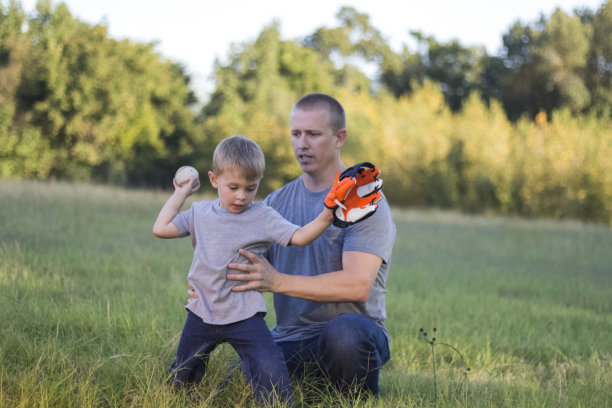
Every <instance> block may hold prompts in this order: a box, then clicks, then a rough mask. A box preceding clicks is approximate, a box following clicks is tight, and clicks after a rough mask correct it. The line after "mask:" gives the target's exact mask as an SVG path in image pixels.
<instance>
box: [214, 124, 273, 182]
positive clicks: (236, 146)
mask: <svg viewBox="0 0 612 408" xmlns="http://www.w3.org/2000/svg"><path fill="white" fill-rule="evenodd" d="M265 169H266V159H265V158H264V154H263V151H262V150H261V147H259V145H258V144H257V143H255V142H254V141H252V140H251V139H248V138H246V137H244V136H240V135H236V136H230V137H227V138H225V139H223V140H222V141H221V142H220V143H219V144H218V145H217V147H216V148H215V152H214V153H213V172H214V173H215V174H216V175H217V176H219V175H220V174H221V173H223V172H224V171H226V170H238V171H240V172H241V173H242V175H243V176H244V178H246V179H247V180H259V179H261V178H262V177H263V175H264V171H265Z"/></svg>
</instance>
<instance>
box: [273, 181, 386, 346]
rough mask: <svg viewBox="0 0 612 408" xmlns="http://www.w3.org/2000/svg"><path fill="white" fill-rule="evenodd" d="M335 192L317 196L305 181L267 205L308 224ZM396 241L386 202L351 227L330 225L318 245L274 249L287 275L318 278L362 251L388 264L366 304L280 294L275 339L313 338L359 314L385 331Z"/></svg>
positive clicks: (276, 297) (282, 191) (281, 191)
mask: <svg viewBox="0 0 612 408" xmlns="http://www.w3.org/2000/svg"><path fill="white" fill-rule="evenodd" d="M328 192H329V190H325V191H320V192H316V193H313V192H311V191H308V190H307V189H306V188H305V187H304V183H303V181H302V178H301V177H299V178H297V179H295V180H294V181H292V182H291V183H289V184H287V185H285V186H284V187H283V188H281V189H279V190H277V191H275V192H273V193H272V194H270V195H269V196H268V197H267V198H266V200H265V201H264V202H265V203H266V204H268V205H270V206H271V207H273V208H274V209H276V210H277V211H278V212H279V213H280V214H281V215H282V216H283V217H284V218H285V219H287V220H289V221H291V222H292V223H294V224H298V225H303V223H304V222H308V221H310V220H312V219H313V218H314V217H316V216H317V215H318V214H319V213H320V212H321V211H322V210H323V201H324V199H325V196H326V195H327V193H328ZM394 241H395V224H393V220H392V219H391V211H390V209H389V205H388V203H387V201H386V199H385V198H384V196H383V198H382V199H381V200H380V201H379V203H378V210H377V211H376V212H375V213H374V215H372V216H371V217H369V218H367V219H365V220H363V221H361V222H359V223H357V224H354V225H351V226H349V227H347V228H338V227H335V226H333V225H332V226H330V227H329V228H328V229H327V230H326V231H325V233H324V234H323V235H321V236H320V237H319V238H317V239H316V240H315V241H314V242H313V243H312V244H310V245H307V246H304V247H297V246H293V247H289V248H280V247H278V245H273V246H272V248H271V250H270V253H269V259H270V262H271V263H272V265H273V266H274V267H275V268H276V270H278V271H279V272H282V273H287V274H290V275H304V276H312V275H319V274H323V273H327V272H333V271H338V270H342V252H344V251H359V252H366V253H370V254H374V255H377V256H379V257H380V258H381V259H382V260H383V262H382V265H381V267H380V269H379V271H378V276H377V277H376V280H375V282H374V285H373V287H372V291H371V292H370V296H369V298H368V300H367V301H366V302H363V303H362V302H343V303H338V302H330V303H322V302H313V301H310V300H304V299H298V298H293V297H289V296H285V295H280V294H274V309H275V311H276V326H275V327H274V328H273V329H272V335H273V336H274V338H275V339H276V340H280V341H285V340H287V341H295V340H303V339H307V338H309V337H313V336H315V335H317V334H318V333H319V331H320V330H321V329H322V328H323V326H324V325H325V323H327V322H328V321H329V320H331V319H332V318H334V317H336V316H338V315H339V314H341V313H359V314H363V315H365V316H368V317H370V318H371V319H372V320H374V322H376V323H377V324H378V325H379V326H381V327H382V328H383V330H384V331H385V334H386V335H387V338H388V337H389V334H388V332H387V329H386V328H385V319H386V310H385V293H386V292H387V285H386V281H387V274H388V272H389V265H390V263H391V251H392V249H393V242H394Z"/></svg>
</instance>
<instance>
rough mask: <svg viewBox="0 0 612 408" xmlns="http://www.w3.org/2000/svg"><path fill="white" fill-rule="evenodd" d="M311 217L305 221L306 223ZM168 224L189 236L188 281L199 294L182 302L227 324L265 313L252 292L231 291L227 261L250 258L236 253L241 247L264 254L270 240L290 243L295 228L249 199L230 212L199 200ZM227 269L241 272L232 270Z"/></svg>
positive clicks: (205, 316)
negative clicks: (242, 205) (243, 207)
mask: <svg viewBox="0 0 612 408" xmlns="http://www.w3.org/2000/svg"><path fill="white" fill-rule="evenodd" d="M310 221H312V220H309V221H308V222H310ZM172 223H173V224H174V225H175V226H176V228H177V229H178V231H179V233H180V235H181V237H184V236H187V235H191V243H192V246H193V261H192V263H191V268H190V269H189V275H188V277H187V280H188V281H189V283H191V285H192V286H193V287H194V289H195V291H196V293H197V294H198V296H199V297H198V298H197V299H193V301H192V302H190V303H189V304H188V305H187V306H186V307H187V309H189V310H191V311H192V312H193V313H195V314H196V315H198V316H199V317H200V318H201V319H202V320H203V321H204V322H205V323H209V324H217V325H221V324H229V323H234V322H238V321H241V320H244V319H247V318H249V317H251V316H253V315H255V314H256V313H258V312H263V313H265V312H266V302H265V300H264V298H263V295H262V294H261V293H259V292H257V291H248V292H232V287H234V286H235V285H237V284H240V282H236V281H233V282H232V281H228V280H227V279H226V276H227V274H228V273H229V270H228V268H227V266H228V264H229V263H231V262H236V263H250V262H249V261H248V260H247V259H246V258H244V257H243V256H241V255H239V254H238V250H239V249H240V248H244V249H246V250H249V251H251V252H254V253H256V254H264V253H265V252H266V251H267V250H268V248H269V247H270V245H271V244H272V243H275V244H280V245H282V246H287V245H289V242H290V240H291V236H292V235H293V233H294V232H295V231H296V230H297V229H298V228H300V227H299V226H298V225H294V224H292V223H290V222H289V221H287V220H285V219H284V218H283V217H282V216H280V215H279V214H278V212H276V211H275V210H274V209H272V208H271V207H269V206H267V205H266V204H264V203H262V202H258V203H251V205H250V206H249V207H247V209H245V210H244V211H242V212H241V213H238V214H234V213H232V212H230V211H229V210H227V209H226V208H223V207H221V206H220V205H219V200H216V201H199V202H195V203H193V204H192V206H191V208H190V209H189V210H186V211H183V212H181V213H179V214H178V215H177V216H176V217H175V218H174V220H172ZM231 273H240V271H234V270H232V271H231Z"/></svg>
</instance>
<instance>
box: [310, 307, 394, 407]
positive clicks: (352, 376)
mask: <svg viewBox="0 0 612 408" xmlns="http://www.w3.org/2000/svg"><path fill="white" fill-rule="evenodd" d="M389 357H390V351H389V342H388V340H387V337H386V336H385V333H384V331H383V330H382V329H381V328H380V326H378V325H377V324H376V323H374V321H373V320H372V319H370V318H369V317H366V316H363V315H360V314H356V313H345V314H341V315H339V316H337V317H335V318H334V319H332V320H330V321H329V322H328V323H327V324H326V325H325V327H324V328H323V330H322V331H321V335H320V337H319V349H318V359H319V363H320V364H321V367H322V368H323V369H324V370H325V372H326V373H327V375H328V376H329V377H330V379H331V380H332V381H333V382H334V383H335V384H336V386H338V388H339V389H340V390H341V391H343V392H349V391H350V390H351V389H352V387H353V386H359V388H358V389H365V390H368V391H370V392H371V393H372V394H373V395H374V396H378V391H379V386H378V378H379V376H380V369H381V368H382V366H383V364H385V363H386V362H387V361H388V360H389Z"/></svg>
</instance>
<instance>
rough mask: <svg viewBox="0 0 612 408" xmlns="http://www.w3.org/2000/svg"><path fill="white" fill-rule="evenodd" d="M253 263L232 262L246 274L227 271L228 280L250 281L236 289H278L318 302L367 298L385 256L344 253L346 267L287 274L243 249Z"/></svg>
mask: <svg viewBox="0 0 612 408" xmlns="http://www.w3.org/2000/svg"><path fill="white" fill-rule="evenodd" d="M240 254H241V255H243V256H244V257H246V258H247V259H249V260H250V261H251V262H252V264H237V263H231V264H229V268H230V269H236V270H240V271H243V272H247V273H246V274H236V275H227V279H228V280H236V281H246V282H247V283H246V284H244V285H238V286H234V288H233V289H232V290H233V291H235V292H243V291H247V290H257V291H259V292H274V293H279V294H283V295H287V296H293V297H297V298H301V299H306V300H313V301H316V302H365V301H366V300H367V299H368V297H369V296H370V291H371V290H372V286H373V285H374V281H375V280H376V276H377V275H378V270H379V268H380V265H381V263H382V259H381V258H379V257H378V256H376V255H373V254H369V253H366V252H358V251H346V252H343V253H342V266H343V269H342V270H339V271H335V272H329V273H324V274H321V275H316V276H299V275H287V274H284V273H280V272H278V271H277V270H276V269H274V267H272V265H270V263H269V262H268V261H267V260H266V259H265V258H264V257H262V256H259V255H256V254H254V253H252V252H249V251H246V250H243V249H241V250H240Z"/></svg>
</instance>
